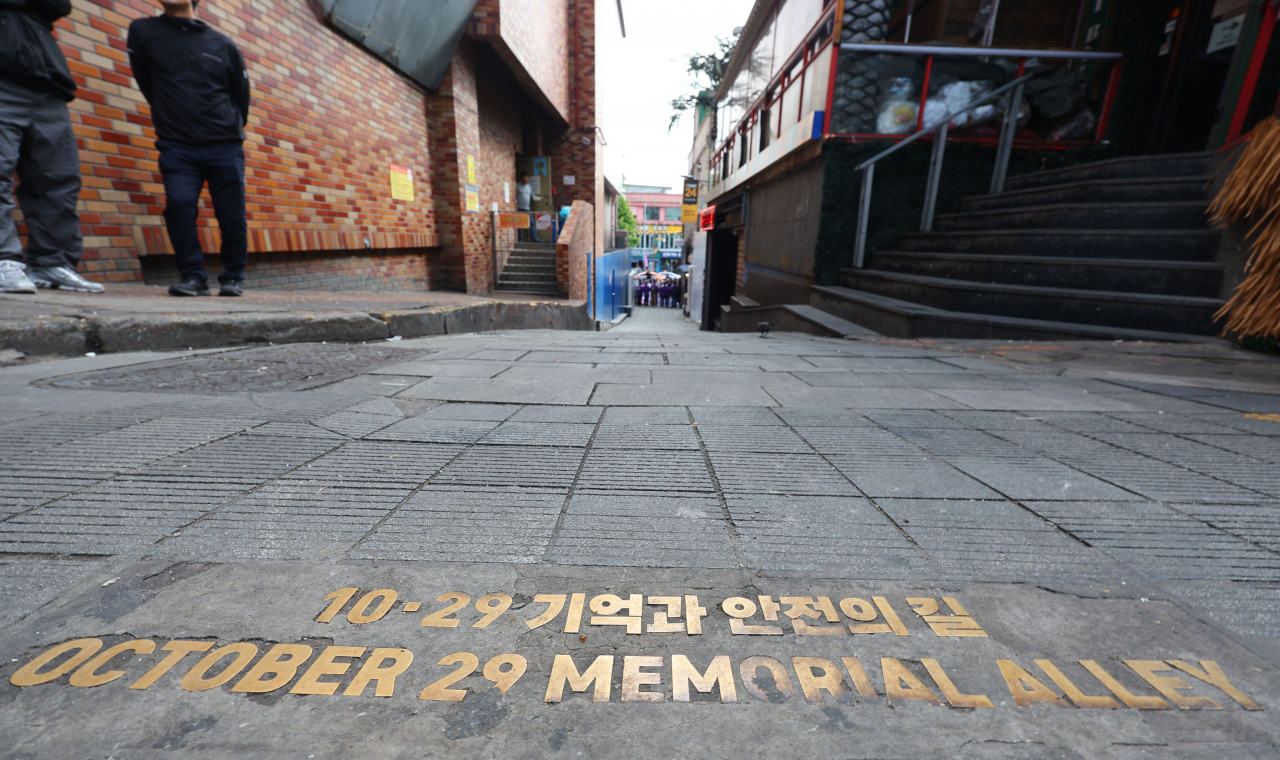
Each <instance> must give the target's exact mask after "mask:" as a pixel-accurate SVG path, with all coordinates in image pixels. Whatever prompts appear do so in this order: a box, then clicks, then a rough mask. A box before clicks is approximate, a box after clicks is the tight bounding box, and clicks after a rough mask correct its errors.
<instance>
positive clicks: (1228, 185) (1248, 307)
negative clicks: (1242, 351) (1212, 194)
mask: <svg viewBox="0 0 1280 760" xmlns="http://www.w3.org/2000/svg"><path fill="white" fill-rule="evenodd" d="M1209 212H1210V219H1211V220H1212V221H1213V222H1214V223H1215V224H1219V225H1226V224H1232V223H1235V222H1246V221H1252V222H1253V224H1252V225H1251V227H1250V230H1249V233H1248V235H1249V236H1252V237H1253V242H1252V243H1251V244H1250V252H1249V260H1248V262H1247V263H1246V264H1245V278H1244V281H1243V282H1241V283H1240V285H1239V287H1237V288H1236V291H1235V293H1233V294H1232V296H1231V300H1229V301H1227V303H1226V304H1225V305H1223V307H1222V308H1221V309H1220V310H1219V311H1218V313H1217V314H1215V315H1214V318H1215V319H1224V318H1225V319H1226V325H1225V327H1224V329H1223V332H1224V333H1226V332H1233V333H1236V334H1239V335H1250V336H1257V337H1264V338H1268V337H1278V336H1280V120H1277V119H1276V118H1275V117H1274V116H1272V117H1268V118H1266V119H1264V120H1262V121H1261V122H1259V123H1258V125H1257V126H1256V127H1254V129H1253V134H1251V135H1250V136H1249V139H1248V141H1247V142H1246V143H1245V148H1244V151H1243V152H1242V153H1241V154H1240V160H1239V161H1237V162H1236V165H1235V167H1234V168H1233V169H1232V170H1231V174H1230V175H1228V176H1227V179H1226V181H1225V182H1224V183H1223V184H1222V190H1221V191H1220V192H1219V193H1218V196H1217V197H1216V198H1214V199H1213V202H1212V203H1211V204H1209Z"/></svg>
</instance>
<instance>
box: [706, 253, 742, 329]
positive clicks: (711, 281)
mask: <svg viewBox="0 0 1280 760" xmlns="http://www.w3.org/2000/svg"><path fill="white" fill-rule="evenodd" d="M737 279H738V236H737V234H735V233H734V232H733V230H730V229H718V230H712V231H710V232H708V233H707V279H706V282H705V285H704V291H703V297H702V329H703V330H718V329H720V307H721V306H724V305H725V304H727V303H729V299H730V298H733V289H734V286H735V285H736V283H737Z"/></svg>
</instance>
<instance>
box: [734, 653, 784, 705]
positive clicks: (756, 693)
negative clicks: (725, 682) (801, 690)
mask: <svg viewBox="0 0 1280 760" xmlns="http://www.w3.org/2000/svg"><path fill="white" fill-rule="evenodd" d="M760 668H765V669H767V670H768V671H769V673H770V674H771V675H772V676H773V690H774V691H775V692H776V693H778V694H781V695H782V699H781V700H778V701H780V702H785V701H786V700H788V699H791V695H792V693H793V689H792V688H791V674H790V673H788V672H787V668H786V666H784V665H783V664H782V663H780V662H778V661H777V660H775V659H773V658H772V657H748V658H747V659H745V660H743V661H742V662H741V663H740V664H739V665H738V672H739V673H741V674H742V687H743V688H744V689H746V690H747V693H748V694H750V695H751V696H752V697H753V698H755V699H758V700H760V701H761V702H770V701H772V700H770V699H769V692H767V691H765V690H764V689H763V688H762V687H761V686H760V683H759V682H758V681H757V680H756V676H757V675H759V670H760Z"/></svg>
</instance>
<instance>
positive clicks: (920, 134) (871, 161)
mask: <svg viewBox="0 0 1280 760" xmlns="http://www.w3.org/2000/svg"><path fill="white" fill-rule="evenodd" d="M1033 76H1035V75H1034V74H1024V75H1023V76H1020V77H1018V78H1017V79H1015V80H1013V81H1012V82H1010V83H1008V84H1006V85H1004V86H1003V87H1000V88H998V89H995V90H992V91H991V92H988V93H987V94H985V95H983V96H982V97H981V98H978V99H977V100H975V101H973V102H972V103H970V104H969V105H967V106H965V107H964V108H961V109H960V110H959V111H956V112H955V113H949V114H947V115H946V116H945V117H943V119H942V121H941V122H940V123H939V124H938V125H936V126H932V127H927V128H925V129H922V130H920V131H919V132H916V133H915V134H913V135H911V136H910V137H904V138H903V139H902V140H900V141H898V144H897V145H893V146H890V147H888V148H885V149H884V150H882V151H881V152H879V153H877V154H876V155H874V156H872V157H871V158H868V159H867V160H866V161H863V162H862V163H860V164H858V165H857V166H856V167H855V168H854V171H858V172H860V171H862V170H863V169H865V168H867V167H868V166H870V165H872V164H874V163H876V162H877V161H879V160H880V159H882V158H884V157H885V156H888V155H889V154H890V153H896V152H897V151H898V150H900V149H901V148H903V147H906V146H907V145H908V144H909V143H913V142H915V141H916V140H918V139H920V138H921V137H924V136H925V135H927V134H929V133H930V132H933V131H935V130H937V129H939V128H940V127H943V126H946V125H947V124H950V123H951V120H952V119H953V118H955V117H957V116H959V115H960V114H962V113H965V112H967V111H969V110H970V109H973V108H977V107H978V106H982V105H986V104H987V102H988V101H990V100H991V99H992V98H995V97H997V96H999V95H1002V94H1004V93H1005V92H1008V91H1009V90H1011V89H1013V88H1014V87H1016V86H1018V85H1020V84H1022V83H1023V82H1025V81H1027V80H1028V79H1030V78H1031V77H1033Z"/></svg>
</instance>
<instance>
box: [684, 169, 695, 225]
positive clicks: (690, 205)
mask: <svg viewBox="0 0 1280 760" xmlns="http://www.w3.org/2000/svg"><path fill="white" fill-rule="evenodd" d="M680 221H681V222H683V223H684V224H690V223H692V222H696V221H698V180H696V179H686V180H685V181H684V199H683V200H682V201H681V203H680Z"/></svg>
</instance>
